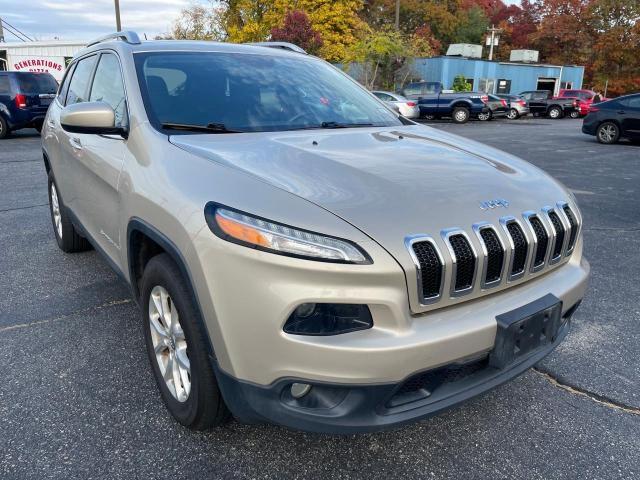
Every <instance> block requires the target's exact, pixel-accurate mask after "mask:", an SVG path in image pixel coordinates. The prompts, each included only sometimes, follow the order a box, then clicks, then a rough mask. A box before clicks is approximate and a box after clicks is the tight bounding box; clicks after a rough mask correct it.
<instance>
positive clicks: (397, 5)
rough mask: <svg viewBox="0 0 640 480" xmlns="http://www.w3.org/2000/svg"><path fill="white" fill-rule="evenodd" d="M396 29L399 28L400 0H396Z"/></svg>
mask: <svg viewBox="0 0 640 480" xmlns="http://www.w3.org/2000/svg"><path fill="white" fill-rule="evenodd" d="M396 30H400V0H396Z"/></svg>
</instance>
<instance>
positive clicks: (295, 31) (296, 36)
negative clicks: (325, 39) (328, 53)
mask: <svg viewBox="0 0 640 480" xmlns="http://www.w3.org/2000/svg"><path fill="white" fill-rule="evenodd" d="M271 39H272V40H280V41H283V42H291V43H294V44H296V45H298V46H299V47H302V48H304V49H305V50H306V51H307V52H309V53H311V54H313V55H315V54H317V53H318V50H319V49H320V47H322V38H321V36H320V34H319V33H318V32H316V31H315V30H314V29H313V27H312V26H311V22H310V21H309V17H308V16H307V14H306V13H304V12H303V11H301V10H293V11H291V12H289V13H287V15H286V16H285V18H284V25H283V26H282V28H272V29H271Z"/></svg>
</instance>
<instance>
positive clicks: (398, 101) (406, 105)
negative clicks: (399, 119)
mask: <svg viewBox="0 0 640 480" xmlns="http://www.w3.org/2000/svg"><path fill="white" fill-rule="evenodd" d="M371 93H373V94H374V95H375V96H376V97H378V98H379V99H380V100H382V101H383V102H385V103H386V104H387V105H389V106H390V107H391V108H392V109H394V110H395V111H396V112H398V113H399V114H400V115H402V116H403V117H406V118H419V117H420V108H419V107H418V104H417V103H416V102H414V101H413V100H409V99H407V98H405V97H403V96H402V95H399V94H397V93H391V92H383V91H378V90H375V91H373V92H371Z"/></svg>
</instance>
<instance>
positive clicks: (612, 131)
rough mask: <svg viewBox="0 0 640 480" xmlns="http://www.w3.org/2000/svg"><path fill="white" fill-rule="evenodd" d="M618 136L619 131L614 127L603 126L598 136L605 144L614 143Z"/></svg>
mask: <svg viewBox="0 0 640 480" xmlns="http://www.w3.org/2000/svg"><path fill="white" fill-rule="evenodd" d="M617 134H618V131H617V130H616V127H614V126H613V125H603V126H602V127H600V131H599V132H598V136H599V137H600V140H601V141H602V142H603V143H612V142H613V140H614V139H615V138H616V135H617Z"/></svg>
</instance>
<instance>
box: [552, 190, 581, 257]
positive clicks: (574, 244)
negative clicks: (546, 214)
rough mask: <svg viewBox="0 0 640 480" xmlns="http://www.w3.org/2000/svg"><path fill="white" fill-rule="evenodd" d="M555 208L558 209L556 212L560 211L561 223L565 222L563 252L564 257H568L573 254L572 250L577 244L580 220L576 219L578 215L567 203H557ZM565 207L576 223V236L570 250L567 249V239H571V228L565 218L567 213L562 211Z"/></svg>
mask: <svg viewBox="0 0 640 480" xmlns="http://www.w3.org/2000/svg"><path fill="white" fill-rule="evenodd" d="M556 206H557V207H558V210H560V211H561V212H562V215H561V217H562V218H561V221H562V220H566V225H567V226H568V227H565V228H568V230H567V234H566V235H567V238H566V244H565V250H564V254H563V256H564V257H568V256H569V255H571V254H572V253H573V250H574V249H575V248H576V243H578V235H580V220H579V219H578V215H577V214H576V212H575V211H574V209H573V208H571V205H569V204H568V203H567V202H557V203H556ZM565 207H567V208H569V210H571V213H572V214H573V218H574V219H575V221H576V235H575V240H574V241H573V245H572V246H571V248H569V238H570V237H571V231H572V230H573V228H572V227H571V222H570V221H569V218H568V217H567V213H566V212H565V211H564V208H565Z"/></svg>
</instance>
